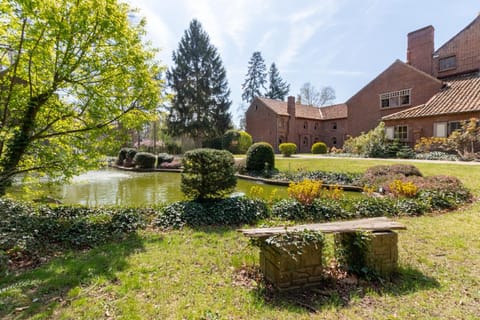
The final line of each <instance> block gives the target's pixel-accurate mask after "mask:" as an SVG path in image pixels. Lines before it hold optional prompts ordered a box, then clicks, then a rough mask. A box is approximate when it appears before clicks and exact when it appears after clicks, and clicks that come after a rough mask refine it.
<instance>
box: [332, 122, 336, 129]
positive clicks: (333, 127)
mask: <svg viewBox="0 0 480 320" xmlns="http://www.w3.org/2000/svg"><path fill="white" fill-rule="evenodd" d="M332 129H333V130H337V123H336V122H334V123H332Z"/></svg>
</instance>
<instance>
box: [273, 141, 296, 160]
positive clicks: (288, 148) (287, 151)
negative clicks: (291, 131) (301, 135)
mask: <svg viewBox="0 0 480 320" xmlns="http://www.w3.org/2000/svg"><path fill="white" fill-rule="evenodd" d="M278 149H279V150H280V153H281V154H283V156H284V157H290V156H291V155H292V154H294V153H297V145H296V144H295V143H292V142H285V143H281V144H280V145H279V146H278Z"/></svg>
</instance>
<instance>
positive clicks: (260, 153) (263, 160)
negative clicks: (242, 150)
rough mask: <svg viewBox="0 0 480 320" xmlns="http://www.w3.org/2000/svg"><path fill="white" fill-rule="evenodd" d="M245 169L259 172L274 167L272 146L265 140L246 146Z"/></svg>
mask: <svg viewBox="0 0 480 320" xmlns="http://www.w3.org/2000/svg"><path fill="white" fill-rule="evenodd" d="M246 165H247V171H253V172H261V171H263V170H266V169H267V168H266V167H268V169H273V168H275V154H274V152H273V148H272V146H271V145H270V144H269V143H267V142H257V143H254V144H252V145H251V146H250V148H248V151H247V163H246Z"/></svg>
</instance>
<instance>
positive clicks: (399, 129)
mask: <svg viewBox="0 0 480 320" xmlns="http://www.w3.org/2000/svg"><path fill="white" fill-rule="evenodd" d="M393 137H394V139H397V140H400V141H407V140H408V127H407V126H395V131H394V134H393Z"/></svg>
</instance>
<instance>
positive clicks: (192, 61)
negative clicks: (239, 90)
mask: <svg viewBox="0 0 480 320" xmlns="http://www.w3.org/2000/svg"><path fill="white" fill-rule="evenodd" d="M173 63H174V66H173V67H172V68H171V69H170V70H168V72H167V79H168V84H169V86H170V88H171V89H172V90H173V98H172V104H171V106H170V107H169V112H170V114H169V117H168V122H167V125H168V132H169V133H170V134H171V135H173V136H180V135H186V136H189V137H191V138H192V139H193V140H194V141H195V144H196V145H197V146H200V145H201V143H202V141H204V140H208V139H213V138H215V137H220V136H221V135H222V134H223V133H224V132H225V131H226V130H227V129H228V128H230V127H231V116H230V113H228V109H229V108H230V105H231V101H230V100H229V96H230V89H229V88H228V82H227V75H226V71H225V69H224V68H223V65H222V60H221V58H220V55H219V54H218V52H217V49H216V48H215V47H214V46H213V45H211V44H210V39H209V36H208V34H207V33H206V32H205V31H204V30H203V29H202V26H201V24H200V22H198V21H197V20H192V21H191V22H190V26H189V28H188V29H187V30H185V33H184V35H183V37H182V39H181V40H180V43H179V45H178V49H177V51H174V52H173Z"/></svg>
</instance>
